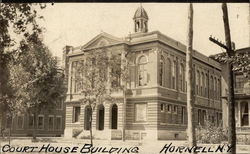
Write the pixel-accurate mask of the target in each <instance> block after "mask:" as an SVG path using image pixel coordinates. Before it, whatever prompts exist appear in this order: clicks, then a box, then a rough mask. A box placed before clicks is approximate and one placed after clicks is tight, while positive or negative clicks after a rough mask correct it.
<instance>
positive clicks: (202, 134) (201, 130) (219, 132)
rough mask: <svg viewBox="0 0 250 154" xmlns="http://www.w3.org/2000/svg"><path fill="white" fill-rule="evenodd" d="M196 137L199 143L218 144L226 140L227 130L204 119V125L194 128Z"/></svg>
mask: <svg viewBox="0 0 250 154" xmlns="http://www.w3.org/2000/svg"><path fill="white" fill-rule="evenodd" d="M196 138H197V141H198V142H200V143H207V144H220V143H221V142H222V141H226V140H227V130H225V129H223V128H222V127H220V126H219V127H218V126H215V125H214V124H213V123H211V122H210V121H206V122H205V125H204V126H198V127H197V128H196Z"/></svg>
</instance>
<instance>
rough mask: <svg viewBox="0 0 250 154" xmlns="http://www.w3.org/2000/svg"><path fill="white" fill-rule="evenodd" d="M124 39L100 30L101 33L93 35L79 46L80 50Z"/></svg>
mask: <svg viewBox="0 0 250 154" xmlns="http://www.w3.org/2000/svg"><path fill="white" fill-rule="evenodd" d="M123 41H124V40H123V39H121V38H118V37H115V36H113V35H110V34H108V33H105V32H102V33H101V34H99V35H97V36H96V37H94V38H93V39H92V40H90V41H89V42H88V43H86V44H85V45H83V46H82V47H81V49H82V50H84V49H91V48H98V47H103V46H109V45H113V44H119V43H122V42H123Z"/></svg>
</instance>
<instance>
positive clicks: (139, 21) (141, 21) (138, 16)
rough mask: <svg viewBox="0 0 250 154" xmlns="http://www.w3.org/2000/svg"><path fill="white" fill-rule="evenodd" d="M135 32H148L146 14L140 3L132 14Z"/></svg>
mask: <svg viewBox="0 0 250 154" xmlns="http://www.w3.org/2000/svg"><path fill="white" fill-rule="evenodd" d="M133 19H134V22H135V32H144V33H146V32H148V15H147V12H146V11H145V9H144V8H143V7H142V3H140V7H138V8H137V10H136V12H135V15H134V18H133Z"/></svg>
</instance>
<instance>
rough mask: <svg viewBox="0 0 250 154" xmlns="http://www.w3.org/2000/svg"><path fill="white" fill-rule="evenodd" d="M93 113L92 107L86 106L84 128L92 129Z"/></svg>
mask: <svg viewBox="0 0 250 154" xmlns="http://www.w3.org/2000/svg"><path fill="white" fill-rule="evenodd" d="M91 113H92V109H91V107H90V106H89V105H88V106H86V107H85V111H84V129H85V130H89V129H90V118H91Z"/></svg>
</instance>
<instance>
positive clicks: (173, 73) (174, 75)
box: [172, 61, 177, 89]
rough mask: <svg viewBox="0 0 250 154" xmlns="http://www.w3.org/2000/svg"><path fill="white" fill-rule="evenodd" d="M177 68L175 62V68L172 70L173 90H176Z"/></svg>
mask: <svg viewBox="0 0 250 154" xmlns="http://www.w3.org/2000/svg"><path fill="white" fill-rule="evenodd" d="M176 67H177V63H176V61H174V62H173V68H172V88H173V89H176V74H177V71H176V69H177V68H176Z"/></svg>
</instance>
